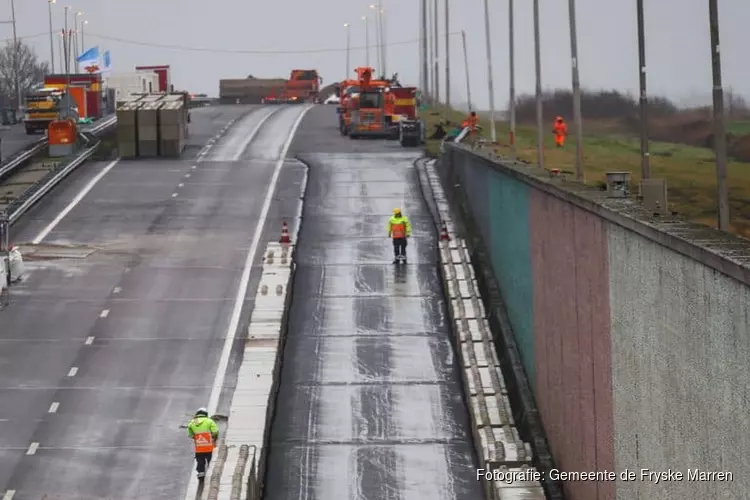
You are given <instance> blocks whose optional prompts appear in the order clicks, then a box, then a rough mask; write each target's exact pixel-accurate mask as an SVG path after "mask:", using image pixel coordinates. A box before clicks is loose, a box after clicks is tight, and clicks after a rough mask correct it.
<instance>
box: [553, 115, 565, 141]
mask: <svg viewBox="0 0 750 500" xmlns="http://www.w3.org/2000/svg"><path fill="white" fill-rule="evenodd" d="M552 133H553V134H555V145H556V146H557V147H558V148H561V147H563V146H565V137H566V136H567V135H568V126H567V125H566V124H565V121H564V120H563V118H562V116H558V117H557V119H555V124H554V125H553V126H552Z"/></svg>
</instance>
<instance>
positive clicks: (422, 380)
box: [264, 107, 483, 500]
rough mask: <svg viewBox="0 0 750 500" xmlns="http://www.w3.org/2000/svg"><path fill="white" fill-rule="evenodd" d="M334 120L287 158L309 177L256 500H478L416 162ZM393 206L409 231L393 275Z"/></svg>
mask: <svg viewBox="0 0 750 500" xmlns="http://www.w3.org/2000/svg"><path fill="white" fill-rule="evenodd" d="M335 119H336V115H335V113H334V111H333V110H332V109H330V108H324V107H319V108H316V109H314V110H313V111H312V112H311V113H309V114H308V115H307V117H306V118H305V120H304V121H303V124H302V127H301V129H300V132H299V133H298V135H297V136H296V137H297V140H296V141H295V144H294V145H293V150H294V151H295V152H298V153H301V154H302V155H301V158H302V159H304V160H305V161H306V162H307V163H308V164H309V165H310V177H309V183H308V188H307V194H306V197H305V208H304V213H303V222H302V231H301V235H300V239H299V242H298V245H297V247H296V249H295V253H296V255H297V262H298V267H297V274H296V278H295V284H294V292H293V293H294V297H293V300H292V311H291V315H290V329H289V332H288V339H287V343H286V348H285V352H284V364H283V368H282V378H281V389H280V393H279V398H278V403H277V405H278V406H277V409H276V419H275V421H274V424H273V429H272V434H271V445H270V456H269V463H268V465H267V475H266V478H265V479H266V481H265V488H266V490H265V495H264V498H265V499H266V500H286V499H289V500H291V499H294V500H298V499H300V498H309V499H318V500H324V499H325V500H328V499H342V500H343V499H354V498H357V499H360V500H396V499H398V500H417V499H419V500H423V499H430V500H449V499H450V500H457V499H458V500H463V499H472V500H474V499H480V498H483V497H482V492H481V489H480V485H479V483H478V482H477V481H476V470H475V468H476V465H475V458H474V452H473V447H472V445H471V438H470V433H469V416H468V411H467V409H466V407H465V405H464V403H463V399H462V394H461V386H460V382H459V380H460V378H459V372H458V366H457V361H456V358H455V357H454V353H453V349H452V346H451V342H450V337H449V336H450V326H449V324H448V322H447V319H446V315H445V303H444V298H443V295H442V292H441V285H440V282H439V277H438V273H437V269H436V262H437V235H436V233H435V230H434V223H433V221H432V218H431V216H430V214H429V212H428V209H427V207H426V205H425V203H424V202H423V200H422V197H421V194H420V190H419V187H418V182H419V181H418V178H417V173H416V170H415V168H414V166H413V161H414V160H415V159H416V158H417V156H418V152H414V151H409V150H406V149H402V148H400V147H399V146H398V144H397V143H395V142H386V141H383V140H370V141H365V140H363V141H351V140H350V139H348V138H341V137H340V136H338V134H337V132H336V128H335ZM363 153H366V154H363ZM394 207H401V208H403V210H404V211H405V213H406V214H407V215H408V216H409V217H410V219H411V222H412V225H413V230H414V233H413V237H412V238H411V240H410V243H409V246H408V249H407V253H408V257H409V263H408V264H406V265H405V266H401V265H398V266H397V265H394V264H392V262H391V261H392V259H393V247H392V245H391V242H390V241H389V239H388V238H387V236H386V222H387V220H388V218H389V217H390V215H391V211H392V209H393V208H394Z"/></svg>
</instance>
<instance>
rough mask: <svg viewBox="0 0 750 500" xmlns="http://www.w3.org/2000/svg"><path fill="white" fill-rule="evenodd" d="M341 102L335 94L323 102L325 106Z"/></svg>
mask: <svg viewBox="0 0 750 500" xmlns="http://www.w3.org/2000/svg"><path fill="white" fill-rule="evenodd" d="M340 102H341V99H339V97H338V96H337V95H336V94H331V95H330V96H328V99H326V100H325V104H338V103H340Z"/></svg>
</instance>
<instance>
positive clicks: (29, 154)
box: [0, 115, 117, 225]
mask: <svg viewBox="0 0 750 500" xmlns="http://www.w3.org/2000/svg"><path fill="white" fill-rule="evenodd" d="M116 123H117V117H116V116H115V115H112V116H108V117H107V118H104V119H103V120H101V121H100V122H99V123H96V124H94V125H93V126H91V127H88V128H86V129H84V130H83V131H81V132H80V133H79V137H80V138H81V139H82V140H83V141H84V143H85V145H86V148H85V149H84V150H83V151H81V152H79V153H78V154H76V155H75V156H72V157H69V158H66V159H65V160H64V161H62V162H61V163H60V164H59V165H57V166H56V167H55V168H54V169H53V170H51V171H50V172H49V173H48V174H47V175H45V176H44V177H43V178H42V179H40V180H39V181H38V182H37V183H35V184H34V185H33V186H32V187H31V188H29V189H28V190H27V191H26V192H24V193H23V194H22V195H21V196H19V197H18V198H17V199H15V200H13V202H11V203H10V205H8V207H7V208H6V209H5V211H4V213H3V214H2V217H0V220H2V221H3V222H5V223H8V224H9V225H13V224H14V223H15V222H16V221H18V219H19V218H20V217H21V216H22V215H23V214H25V213H26V212H27V211H28V210H29V209H30V208H31V207H32V206H34V204H35V203H36V202H38V201H39V200H40V199H41V198H42V197H43V196H44V195H46V194H47V193H49V192H50V191H51V190H52V188H54V187H55V186H56V185H57V184H58V183H59V182H60V181H61V180H62V179H64V178H65V177H66V176H67V175H68V174H70V172H72V171H73V170H75V169H76V168H77V167H78V166H80V165H81V164H82V163H84V162H86V160H88V159H89V158H91V157H92V156H93V154H94V153H95V152H96V149H97V148H98V147H99V144H100V141H99V139H98V137H97V136H98V135H100V134H102V133H104V132H105V131H107V130H109V129H110V128H111V127H113V126H114V125H115V124H116ZM47 145H48V140H47V138H46V137H45V138H42V139H40V140H39V141H37V142H35V143H34V144H32V145H30V146H29V147H28V148H26V149H25V150H24V151H22V152H20V153H18V154H17V155H15V156H14V157H13V158H12V159H11V160H9V161H7V162H4V163H3V164H1V165H0V179H2V178H4V177H5V176H7V175H9V174H11V173H13V172H14V171H15V170H16V169H17V168H18V167H20V166H21V165H23V164H25V163H26V162H27V161H30V160H31V159H32V158H33V157H34V156H35V155H37V154H39V153H40V152H41V151H42V150H43V149H44V148H45V147H47Z"/></svg>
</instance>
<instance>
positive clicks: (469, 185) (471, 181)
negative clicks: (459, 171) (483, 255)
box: [463, 158, 492, 250]
mask: <svg viewBox="0 0 750 500" xmlns="http://www.w3.org/2000/svg"><path fill="white" fill-rule="evenodd" d="M490 175H492V172H491V170H490V168H488V166H487V164H485V163H484V162H482V161H480V160H478V159H475V158H470V159H468V161H465V162H464V172H463V184H464V189H465V190H466V193H467V194H468V198H469V204H470V205H471V210H472V212H473V214H474V220H475V222H476V223H477V224H478V225H479V229H480V230H481V231H482V233H483V234H489V231H490V228H491V219H492V212H491V211H490V208H489V185H488V182H489V181H488V177H489V176H490ZM488 250H489V249H488Z"/></svg>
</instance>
